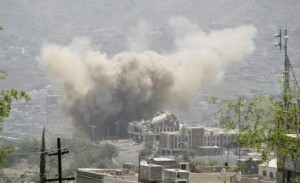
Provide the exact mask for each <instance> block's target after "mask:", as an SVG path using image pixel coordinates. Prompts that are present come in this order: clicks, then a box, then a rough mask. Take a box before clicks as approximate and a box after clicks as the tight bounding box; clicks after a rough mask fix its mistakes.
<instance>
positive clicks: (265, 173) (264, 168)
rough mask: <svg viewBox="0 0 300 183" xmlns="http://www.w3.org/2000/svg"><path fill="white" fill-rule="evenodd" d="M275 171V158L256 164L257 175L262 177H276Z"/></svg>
mask: <svg viewBox="0 0 300 183" xmlns="http://www.w3.org/2000/svg"><path fill="white" fill-rule="evenodd" d="M276 173H277V159H272V160H271V161H269V162H265V163H262V164H259V165H258V174H259V177H262V178H264V179H276Z"/></svg>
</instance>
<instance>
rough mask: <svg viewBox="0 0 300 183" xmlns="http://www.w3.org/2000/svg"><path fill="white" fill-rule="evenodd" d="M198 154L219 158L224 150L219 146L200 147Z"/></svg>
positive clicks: (197, 150) (197, 149)
mask: <svg viewBox="0 0 300 183" xmlns="http://www.w3.org/2000/svg"><path fill="white" fill-rule="evenodd" d="M196 153H197V155H198V156H217V155H222V153H223V149H222V148H220V147H217V146H199V147H197V148H196Z"/></svg>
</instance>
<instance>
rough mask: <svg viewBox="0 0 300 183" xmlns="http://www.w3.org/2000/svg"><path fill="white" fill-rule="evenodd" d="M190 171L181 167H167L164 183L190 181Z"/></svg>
mask: <svg viewBox="0 0 300 183" xmlns="http://www.w3.org/2000/svg"><path fill="white" fill-rule="evenodd" d="M188 182H189V172H188V171H186V170H180V169H165V171H164V183H188Z"/></svg>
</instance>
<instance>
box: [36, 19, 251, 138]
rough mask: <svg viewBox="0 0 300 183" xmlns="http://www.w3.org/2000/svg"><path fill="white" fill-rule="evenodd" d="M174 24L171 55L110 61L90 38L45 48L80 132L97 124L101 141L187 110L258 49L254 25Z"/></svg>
mask: <svg viewBox="0 0 300 183" xmlns="http://www.w3.org/2000/svg"><path fill="white" fill-rule="evenodd" d="M169 25H170V27H171V28H172V29H173V30H174V49H173V51H172V52H170V53H167V54H158V53H156V52H153V51H144V52H126V51H124V52H122V53H119V54H116V55H114V56H112V57H111V58H109V57H108V56H107V55H106V54H105V53H102V52H100V51H95V50H92V48H91V46H90V44H89V41H88V40H86V39H75V40H74V41H73V42H72V43H71V44H70V45H68V46H60V45H55V44H48V45H45V46H44V47H43V49H42V52H41V64H42V65H43V67H44V68H45V69H46V71H47V73H48V74H49V76H50V77H51V78H52V79H53V80H54V81H55V83H57V84H59V86H61V87H62V88H63V91H64V95H63V99H62V105H63V109H64V111H65V113H66V114H67V115H68V116H70V117H71V120H72V122H73V124H74V125H75V126H76V127H77V128H79V129H80V130H81V131H83V132H86V133H87V134H90V132H91V129H90V128H89V127H88V125H96V126H97V131H98V134H99V135H98V137H100V138H101V137H103V136H104V135H107V133H110V134H114V132H115V131H113V130H112V129H114V127H115V126H116V121H119V122H120V129H122V130H123V131H124V132H126V131H127V128H126V126H127V122H128V121H130V120H137V119H142V118H147V117H149V116H152V115H153V114H154V113H155V112H156V111H158V110H161V109H164V108H167V107H168V106H172V107H174V106H175V107H181V108H184V107H186V106H187V105H188V104H189V102H190V101H191V100H192V99H193V98H194V97H195V96H196V94H197V93H198V92H199V91H200V90H201V88H202V87H203V86H204V85H207V84H212V83H217V82H218V81H220V79H222V75H223V73H224V70H225V68H226V66H227V65H229V64H232V63H234V62H237V61H240V60H243V59H244V58H245V57H246V56H248V55H249V54H251V53H252V52H253V51H254V43H253V39H254V37H255V34H256V29H255V28H254V27H253V26H240V27H236V28H230V29H229V28H228V29H223V30H216V31H211V32H205V31H203V30H201V28H199V26H198V25H197V24H194V23H191V22H189V21H188V20H187V19H184V18H174V19H172V20H171V21H170V24H169ZM135 46H137V45H135ZM109 129H111V130H110V131H109ZM123 134H125V133H123Z"/></svg>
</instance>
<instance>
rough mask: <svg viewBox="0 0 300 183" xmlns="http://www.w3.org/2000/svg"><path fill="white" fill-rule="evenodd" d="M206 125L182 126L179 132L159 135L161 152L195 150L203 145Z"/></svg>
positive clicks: (172, 152)
mask: <svg viewBox="0 0 300 183" xmlns="http://www.w3.org/2000/svg"><path fill="white" fill-rule="evenodd" d="M203 137H204V127H192V126H182V128H181V129H180V131H177V132H163V133H161V135H160V137H159V151H160V153H161V154H170V155H172V154H174V153H178V152H181V151H185V150H186V151H187V150H195V149H196V147H197V146H202V145H203Z"/></svg>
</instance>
